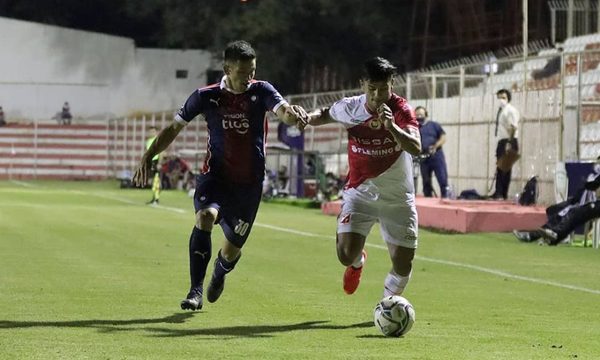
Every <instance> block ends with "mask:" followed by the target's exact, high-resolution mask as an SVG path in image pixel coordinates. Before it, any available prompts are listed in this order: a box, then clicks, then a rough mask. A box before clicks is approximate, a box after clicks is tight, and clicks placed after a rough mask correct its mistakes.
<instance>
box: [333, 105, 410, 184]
mask: <svg viewBox="0 0 600 360" xmlns="http://www.w3.org/2000/svg"><path fill="white" fill-rule="evenodd" d="M366 102H367V101H366V95H364V94H363V95H359V96H353V97H348V98H344V99H341V100H339V101H337V102H336V103H334V104H333V105H332V106H331V108H330V109H329V115H330V117H331V118H332V119H333V120H335V121H337V122H339V123H342V124H343V125H344V126H345V127H346V129H347V131H348V162H349V167H350V170H349V173H348V182H347V183H346V188H357V187H358V186H359V185H361V184H363V183H364V182H365V181H366V180H368V179H370V180H371V181H372V182H373V184H375V185H376V186H377V187H378V188H379V190H384V189H387V188H388V187H390V188H392V189H393V192H394V193H396V192H401V193H413V195H414V183H413V175H412V158H411V156H410V155H409V154H408V153H407V152H404V151H402V148H401V146H400V144H396V141H395V140H394V138H393V137H392V134H391V133H390V132H389V131H388V130H386V129H385V128H384V126H383V123H382V122H381V121H380V120H379V119H378V117H377V114H376V113H373V112H371V111H370V110H369V109H368V107H367V103H366ZM386 104H387V105H388V106H389V107H390V109H391V110H392V113H393V115H394V122H395V123H396V124H397V125H398V126H399V127H400V128H402V129H404V130H407V131H408V130H409V128H412V129H413V130H414V131H416V132H417V133H418V129H419V126H418V123H417V120H416V118H415V112H414V110H413V109H412V108H411V106H410V105H408V102H407V101H406V99H404V98H402V97H400V96H398V95H396V94H392V97H391V98H390V99H389V100H388V101H387V102H386ZM414 131H413V132H414Z"/></svg>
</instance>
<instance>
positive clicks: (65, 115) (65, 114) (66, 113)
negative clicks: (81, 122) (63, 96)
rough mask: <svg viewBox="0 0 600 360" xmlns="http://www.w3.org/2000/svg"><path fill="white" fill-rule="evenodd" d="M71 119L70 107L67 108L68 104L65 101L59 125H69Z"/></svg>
mask: <svg viewBox="0 0 600 360" xmlns="http://www.w3.org/2000/svg"><path fill="white" fill-rule="evenodd" d="M72 119H73V116H72V115H71V107H70V106H69V103H68V102H66V101H65V103H64V104H63V107H62V110H61V111H60V123H61V124H62V125H71V120H72Z"/></svg>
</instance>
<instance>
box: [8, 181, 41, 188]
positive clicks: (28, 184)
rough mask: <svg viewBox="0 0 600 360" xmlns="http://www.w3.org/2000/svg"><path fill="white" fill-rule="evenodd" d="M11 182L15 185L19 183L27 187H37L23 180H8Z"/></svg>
mask: <svg viewBox="0 0 600 360" xmlns="http://www.w3.org/2000/svg"><path fill="white" fill-rule="evenodd" d="M10 182H11V183H13V184H15V185H19V186H23V187H28V188H34V187H37V185H34V184H32V183H28V182H25V181H19V180H10Z"/></svg>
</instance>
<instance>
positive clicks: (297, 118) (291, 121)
mask: <svg viewBox="0 0 600 360" xmlns="http://www.w3.org/2000/svg"><path fill="white" fill-rule="evenodd" d="M275 114H276V115H277V117H278V118H279V120H281V121H283V122H284V123H286V124H287V125H295V126H296V127H297V128H298V129H300V130H304V127H305V126H306V122H307V119H308V114H307V113H306V110H304V108H303V107H302V106H299V105H291V106H290V105H287V104H286V105H283V106H280V107H279V109H277V112H276V113H275Z"/></svg>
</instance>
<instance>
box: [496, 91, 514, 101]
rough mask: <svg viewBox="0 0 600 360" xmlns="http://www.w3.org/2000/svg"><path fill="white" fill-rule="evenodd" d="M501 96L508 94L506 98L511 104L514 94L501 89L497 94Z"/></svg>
mask: <svg viewBox="0 0 600 360" xmlns="http://www.w3.org/2000/svg"><path fill="white" fill-rule="evenodd" d="M500 94H506V98H507V99H508V102H510V100H511V99H512V94H511V93H510V91H509V90H507V89H500V90H498V92H497V93H496V95H500Z"/></svg>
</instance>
